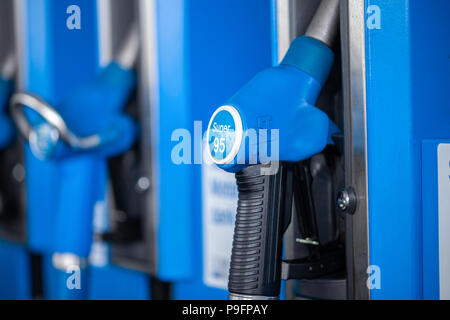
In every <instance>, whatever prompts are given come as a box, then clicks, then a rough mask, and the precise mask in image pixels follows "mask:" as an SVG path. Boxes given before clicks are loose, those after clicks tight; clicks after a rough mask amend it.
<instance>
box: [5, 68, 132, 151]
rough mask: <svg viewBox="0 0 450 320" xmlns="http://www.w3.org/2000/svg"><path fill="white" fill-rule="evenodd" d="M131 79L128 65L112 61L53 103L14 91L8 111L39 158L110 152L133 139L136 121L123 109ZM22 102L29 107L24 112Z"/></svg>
mask: <svg viewBox="0 0 450 320" xmlns="http://www.w3.org/2000/svg"><path fill="white" fill-rule="evenodd" d="M135 84H136V74H135V72H134V71H133V70H127V69H124V68H122V67H121V66H119V65H118V64H117V63H111V64H110V65H108V66H107V67H106V68H105V69H104V70H103V71H102V72H101V73H100V75H99V76H98V77H97V78H95V79H94V80H93V81H91V82H90V83H87V84H85V85H83V86H81V87H80V88H78V89H77V90H75V91H74V92H73V93H72V94H71V95H69V96H68V98H67V100H66V101H65V102H64V103H62V104H61V105H59V106H58V107H57V108H53V107H52V106H50V105H49V104H47V103H46V102H45V101H42V100H41V99H39V98H38V97H35V96H32V95H29V94H26V93H19V94H16V95H14V96H13V98H12V103H11V104H12V115H13V117H14V119H15V122H16V124H17V126H18V128H19V130H20V132H21V133H22V135H23V136H24V137H25V138H26V139H27V140H28V141H29V144H30V147H31V149H32V151H33V153H34V154H35V155H36V156H37V157H38V158H41V159H48V158H52V159H55V158H63V157H67V156H71V155H74V154H78V153H86V152H95V153H96V154H98V155H100V156H103V157H110V156H113V155H116V154H119V153H122V152H124V151H126V150H127V149H129V148H130V147H131V146H132V145H133V143H134V140H135V136H136V126H135V123H134V121H133V120H132V118H131V117H130V116H129V115H127V114H126V113H125V112H124V110H123V108H124V106H125V105H126V102H127V100H128V99H129V98H130V95H131V93H132V91H133V89H134V87H135ZM21 106H25V107H28V108H29V109H31V110H26V111H27V112H26V113H24V112H23V111H22V110H21V109H20V108H21ZM30 113H33V114H30Z"/></svg>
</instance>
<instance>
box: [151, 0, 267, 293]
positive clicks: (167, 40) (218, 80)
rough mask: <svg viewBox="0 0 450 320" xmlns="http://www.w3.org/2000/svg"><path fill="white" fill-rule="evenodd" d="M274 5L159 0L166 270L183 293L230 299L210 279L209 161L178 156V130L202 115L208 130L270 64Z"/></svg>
mask: <svg viewBox="0 0 450 320" xmlns="http://www.w3.org/2000/svg"><path fill="white" fill-rule="evenodd" d="M270 6H271V2H270V1H269V0H265V1H264V2H261V1H260V0H251V1H245V2H243V1H239V0H231V1H230V0H228V1H225V0H220V1H207V0H200V1H197V0H196V1H182V0H170V1H167V0H164V1H158V2H157V17H158V55H159V87H160V106H159V114H160V115H159V119H155V121H156V125H157V127H159V135H158V136H159V141H160V142H161V143H160V144H159V146H158V147H159V150H158V153H159V159H158V163H159V167H158V172H159V174H160V176H159V185H158V186H157V189H158V190H159V204H158V206H159V212H160V216H159V227H158V252H159V253H158V275H159V277H160V278H161V279H163V280H175V281H177V280H178V281H177V283H176V284H175V298H178V299H197V298H203V299H223V298H226V294H227V293H226V291H225V290H221V289H213V288H208V287H207V286H205V285H204V284H203V283H202V273H203V270H202V269H203V261H202V260H203V257H202V250H203V243H202V215H201V213H202V209H201V203H202V199H201V194H202V192H201V190H202V185H201V166H199V165H194V164H191V165H178V166H177V165H175V164H174V163H173V162H172V160H171V158H170V157H171V149H172V147H173V145H174V144H171V143H170V141H171V134H172V132H173V131H174V130H175V129H178V128H186V129H188V130H189V131H190V132H193V121H194V120H198V121H203V123H204V126H203V127H204V128H203V130H205V129H206V124H205V123H207V121H208V118H209V116H210V114H209V111H210V110H211V108H212V107H213V106H217V105H221V104H223V103H224V102H225V99H227V98H228V97H229V96H231V95H232V94H233V93H234V92H235V91H236V90H237V89H239V88H240V87H241V86H242V85H243V84H244V83H245V82H247V81H248V80H249V79H250V78H251V77H252V76H253V75H254V74H256V73H257V72H258V71H260V70H261V69H264V68H266V67H268V66H270V64H271V48H270ZM194 152H195V151H194ZM194 152H192V154H194ZM178 190H182V192H178ZM175 197H176V201H174V199H175Z"/></svg>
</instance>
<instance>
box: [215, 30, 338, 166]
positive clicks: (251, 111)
mask: <svg viewBox="0 0 450 320" xmlns="http://www.w3.org/2000/svg"><path fill="white" fill-rule="evenodd" d="M333 62H334V53H333V51H332V50H331V49H330V48H329V47H328V46H327V45H325V44H324V43H323V42H321V41H319V40H317V39H314V38H311V37H308V36H301V37H298V38H296V39H295V40H294V41H293V42H292V43H291V46H290V48H289V50H288V52H287V54H286V56H285V57H284V59H283V60H282V62H281V63H280V65H279V66H277V67H273V68H269V69H266V70H264V71H262V72H260V73H259V74H257V75H256V76H255V77H254V78H253V79H252V80H250V82H249V83H247V84H246V85H245V86H244V87H243V88H241V89H240V90H239V91H238V92H237V93H236V94H235V95H234V96H232V97H231V98H230V99H229V100H228V101H227V103H226V104H225V105H224V106H222V107H220V108H218V109H217V110H216V111H215V112H214V114H213V116H212V117H211V120H210V123H209V125H208V131H207V146H208V148H209V152H208V153H209V155H210V157H211V158H212V160H213V161H214V162H215V163H216V164H218V165H219V166H220V167H221V168H222V169H224V170H226V171H231V172H237V171H240V170H241V169H242V168H244V167H246V166H249V165H254V164H259V163H264V162H268V161H289V162H297V161H300V160H304V159H307V158H309V157H311V156H312V155H314V154H317V153H319V152H321V151H322V150H323V149H324V148H325V146H326V145H327V144H328V143H332V140H331V136H332V135H333V134H334V133H336V132H338V131H339V130H338V128H337V127H336V125H335V124H334V123H333V122H332V121H330V119H329V118H328V116H327V115H326V114H325V113H324V112H323V111H321V110H319V109H318V108H317V107H315V106H314V105H315V103H316V100H317V98H318V96H319V93H320V91H321V89H322V87H323V85H324V83H325V81H326V79H327V78H328V75H329V73H330V71H331V68H332V66H333ZM269 154H270V156H269Z"/></svg>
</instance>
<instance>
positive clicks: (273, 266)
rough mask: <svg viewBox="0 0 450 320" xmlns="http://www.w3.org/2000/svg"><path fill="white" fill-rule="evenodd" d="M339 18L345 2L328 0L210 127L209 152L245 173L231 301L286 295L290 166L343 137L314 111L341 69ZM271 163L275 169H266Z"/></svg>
mask: <svg viewBox="0 0 450 320" xmlns="http://www.w3.org/2000/svg"><path fill="white" fill-rule="evenodd" d="M338 17H339V1H338V0H336V1H322V2H321V5H320V6H319V8H318V9H317V12H316V14H315V16H314V18H313V20H312V22H311V23H310V26H309V28H308V30H307V31H306V34H305V36H301V37H299V38H297V39H295V40H294V41H293V42H292V44H291V46H290V48H289V51H288V52H287V54H286V56H285V57H284V59H283V60H282V62H281V64H280V65H279V66H278V67H274V68H270V69H267V70H265V71H262V72H261V73H259V74H258V75H256V76H255V77H254V78H253V79H252V80H251V81H250V82H249V83H248V84H246V85H245V86H244V87H243V88H242V89H240V90H239V91H238V92H237V93H236V94H235V95H234V96H233V97H232V98H230V100H228V102H227V103H226V104H225V105H224V106H222V107H220V108H218V109H217V110H216V111H215V112H214V114H213V115H212V117H211V120H210V122H209V125H208V129H207V130H208V131H207V132H208V135H207V143H208V148H209V149H208V150H209V155H210V156H211V158H212V160H213V161H214V162H215V163H216V164H218V165H220V166H221V168H223V169H224V170H227V171H230V172H237V173H236V180H237V185H238V190H239V201H238V208H237V216H236V224H235V230H234V241H233V251H232V256H231V266H230V277H229V282H228V289H229V292H230V295H229V297H230V299H277V298H278V297H279V295H280V285H281V266H282V263H281V262H282V261H281V258H282V237H283V233H284V231H285V230H286V226H287V225H288V224H289V220H290V214H291V206H292V194H293V192H294V191H293V189H292V188H293V168H292V166H291V165H290V164H289V162H298V161H301V160H305V159H307V158H310V157H311V156H313V155H315V154H317V153H319V152H321V151H322V150H323V149H324V148H325V147H326V146H327V144H334V142H333V140H332V137H333V135H334V134H335V133H338V132H339V130H338V128H337V127H336V125H335V124H334V123H333V122H331V121H330V120H329V118H328V116H327V115H326V114H325V113H324V112H322V111H321V110H319V109H318V108H316V107H314V104H315V102H316V100H317V97H318V95H319V93H320V91H321V88H322V86H323V85H324V83H325V81H326V79H327V77H328V75H329V73H330V71H331V67H332V65H333V60H334V54H333V52H332V50H331V49H330V46H331V45H332V43H333V41H334V38H335V36H336V33H337V30H338V21H339V19H338ZM252 130H253V131H254V132H255V133H256V135H253V136H256V139H255V140H251V137H252V132H250V131H252ZM249 137H250V142H248V141H249V140H248V138H249ZM247 143H248V144H247ZM267 150H271V158H269V157H268V151H267ZM274 150H276V151H275V153H274ZM278 152H279V153H278ZM268 161H271V163H270V166H269V167H265V166H264V165H262V163H267V162H268ZM278 161H280V163H279V167H278V166H277V167H275V168H274V164H277V165H278Z"/></svg>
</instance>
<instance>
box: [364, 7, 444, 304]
mask: <svg viewBox="0 0 450 320" xmlns="http://www.w3.org/2000/svg"><path fill="white" fill-rule="evenodd" d="M365 4H366V8H367V7H368V6H369V5H377V6H379V8H380V9H381V11H380V12H381V29H371V30H370V29H368V28H366V76H367V79H366V81H367V83H366V84H367V143H368V183H369V186H368V187H369V238H370V264H372V265H378V266H379V267H380V269H381V289H379V290H378V289H373V290H371V298H373V299H395V298H400V299H421V298H423V297H424V280H427V281H428V279H429V277H428V275H427V276H424V275H423V272H424V270H423V264H422V261H423V258H424V257H423V251H422V237H424V238H425V237H428V236H429V234H422V210H421V189H422V181H421V176H422V163H421V141H422V140H423V139H424V138H432V137H436V138H437V137H442V136H444V137H445V136H447V137H448V136H449V135H450V132H449V127H448V119H450V108H448V102H447V101H448V98H447V97H446V92H448V90H442V86H443V85H444V86H445V85H446V86H448V84H449V78H448V77H449V73H450V68H449V64H450V61H449V59H448V52H449V47H448V46H449V44H448V41H447V42H445V41H444V39H448V36H449V30H450V28H449V22H448V19H447V17H446V15H447V14H448V12H449V9H450V3H449V2H448V1H445V0H444V1H434V2H433V4H432V5H431V4H430V3H429V1H425V0H421V1H417V0H416V1H387V0H366V2H365ZM449 89H450V88H449ZM424 187H425V186H424ZM427 230H429V229H427ZM427 249H428V248H427ZM426 252H428V251H426ZM426 270H427V268H425V271H426ZM428 285H429V284H428V283H427V284H425V287H426V286H428Z"/></svg>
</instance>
